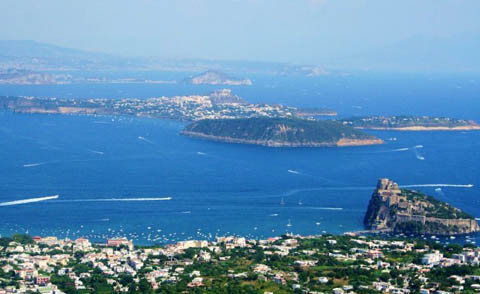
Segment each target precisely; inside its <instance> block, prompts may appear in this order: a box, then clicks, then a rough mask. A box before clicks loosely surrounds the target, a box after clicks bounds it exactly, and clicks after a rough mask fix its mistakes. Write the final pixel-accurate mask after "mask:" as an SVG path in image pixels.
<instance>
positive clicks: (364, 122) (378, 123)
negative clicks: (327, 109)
mask: <svg viewBox="0 0 480 294" xmlns="http://www.w3.org/2000/svg"><path fill="white" fill-rule="evenodd" d="M339 121H340V122H341V123H343V124H344V125H349V126H352V127H354V128H357V129H371V130H396V131H468V130H480V125H479V124H478V123H476V122H475V121H472V120H465V119H455V118H449V117H431V116H367V117H355V118H350V119H342V120H339Z"/></svg>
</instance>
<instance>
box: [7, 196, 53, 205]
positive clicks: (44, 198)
mask: <svg viewBox="0 0 480 294" xmlns="http://www.w3.org/2000/svg"><path fill="white" fill-rule="evenodd" d="M57 198H58V195H54V196H46V197H38V198H29V199H22V200H15V201H8V202H1V203H0V206H10V205H20V204H27V203H34V202H40V201H46V200H51V199H57Z"/></svg>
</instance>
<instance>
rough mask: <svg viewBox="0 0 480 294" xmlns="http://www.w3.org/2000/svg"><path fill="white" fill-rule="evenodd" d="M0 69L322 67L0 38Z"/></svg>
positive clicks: (284, 70)
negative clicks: (134, 53) (127, 53)
mask: <svg viewBox="0 0 480 294" xmlns="http://www.w3.org/2000/svg"><path fill="white" fill-rule="evenodd" d="M0 68H22V69H28V70H34V71H43V70H161V71H177V72H182V71H183V72H205V71H212V72H215V71H223V72H234V73H240V74H244V73H262V74H279V75H309V76H311V75H320V74H326V73H328V71H327V70H325V69H324V68H323V67H319V66H311V65H294V64H288V63H280V62H278V63H277V62H256V61H232V60H202V59H164V58H158V57H120V56H114V55H110V54H106V53H99V52H89V51H83V50H77V49H71V48H65V47H60V46H56V45H51V44H46V43H41V42H36V41H17V40H9V41H8V40H7V41H5V40H3V41H2V40H0Z"/></svg>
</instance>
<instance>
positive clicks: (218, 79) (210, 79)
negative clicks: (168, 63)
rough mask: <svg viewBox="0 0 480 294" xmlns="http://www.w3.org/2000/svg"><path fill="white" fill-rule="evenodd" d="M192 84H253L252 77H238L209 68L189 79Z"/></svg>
mask: <svg viewBox="0 0 480 294" xmlns="http://www.w3.org/2000/svg"><path fill="white" fill-rule="evenodd" d="M187 82H188V83H189V84H192V85H226V86H251V85H252V81H251V80H250V79H243V80H242V79H237V78H233V77H230V76H228V75H226V74H224V73H222V72H219V71H215V70H209V71H206V72H204V73H201V74H199V75H196V76H194V77H191V78H189V79H187Z"/></svg>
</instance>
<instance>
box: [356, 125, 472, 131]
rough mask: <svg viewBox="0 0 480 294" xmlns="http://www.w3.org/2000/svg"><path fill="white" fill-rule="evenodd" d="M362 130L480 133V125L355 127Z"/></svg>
mask: <svg viewBox="0 0 480 294" xmlns="http://www.w3.org/2000/svg"><path fill="white" fill-rule="evenodd" d="M355 129H360V130H378V131H417V132H421V131H479V130H480V125H471V126H458V127H424V126H411V127H398V128H389V127H355Z"/></svg>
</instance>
